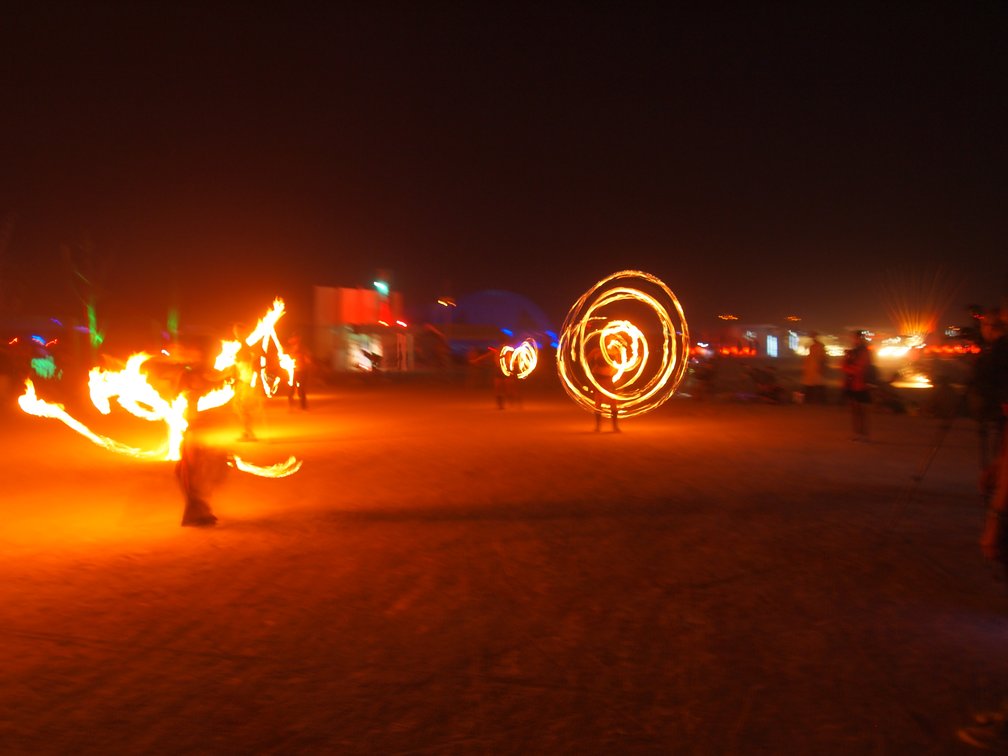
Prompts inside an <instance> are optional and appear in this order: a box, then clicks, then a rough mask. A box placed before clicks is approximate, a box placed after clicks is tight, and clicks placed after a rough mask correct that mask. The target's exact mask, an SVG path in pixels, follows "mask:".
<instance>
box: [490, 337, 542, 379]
mask: <svg viewBox="0 0 1008 756" xmlns="http://www.w3.org/2000/svg"><path fill="white" fill-rule="evenodd" d="M497 363H498V364H499V365H500V370H501V372H502V373H503V374H504V376H505V377H510V376H512V375H513V376H515V377H516V378H517V379H518V380H520V381H521V380H525V379H526V378H528V377H529V376H530V375H532V372H533V371H534V370H535V369H536V365H538V364H539V345H538V344H537V343H536V342H535V339H525V340H524V341H522V343H521V344H519V345H518V346H516V347H513V346H504V347H501V350H500V356H499V357H498V358H497Z"/></svg>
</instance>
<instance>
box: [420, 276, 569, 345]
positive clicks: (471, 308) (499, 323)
mask: <svg viewBox="0 0 1008 756" xmlns="http://www.w3.org/2000/svg"><path fill="white" fill-rule="evenodd" d="M438 314H439V313H437V312H434V313H433V316H432V320H433V322H434V323H435V324H436V325H437V327H438V329H439V330H440V331H441V332H442V333H443V334H444V336H445V339H446V340H447V342H448V344H449V346H450V347H451V350H452V352H453V353H455V354H464V353H465V352H466V351H467V350H469V349H477V350H480V349H485V348H486V347H497V346H499V345H500V343H501V341H502V340H505V341H514V342H515V344H517V343H518V342H519V341H521V339H523V338H526V337H532V338H535V339H536V340H537V342H538V343H540V344H541V345H544V346H551V345H552V343H553V342H555V341H556V338H557V334H556V331H555V329H554V327H553V326H552V325H551V324H550V321H549V318H547V317H546V314H545V313H544V312H543V311H542V309H541V308H540V307H539V306H538V305H537V304H535V303H534V302H533V301H532V300H530V299H529V298H528V297H526V296H524V295H522V294H517V293H515V292H513V291H503V290H499V289H486V290H483V291H477V292H474V293H472V294H467V295H465V296H463V297H460V298H459V300H458V302H457V304H456V306H454V307H452V308H451V309H450V310H445V309H443V310H442V312H441V313H440V314H441V316H442V317H443V318H444V320H445V321H446V322H439V321H438V320H437V317H438Z"/></svg>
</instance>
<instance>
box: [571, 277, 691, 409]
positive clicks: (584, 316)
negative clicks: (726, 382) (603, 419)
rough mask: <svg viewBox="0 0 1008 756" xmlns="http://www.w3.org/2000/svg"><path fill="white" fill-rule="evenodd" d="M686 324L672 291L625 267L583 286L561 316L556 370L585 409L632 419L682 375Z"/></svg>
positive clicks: (655, 402)
mask: <svg viewBox="0 0 1008 756" xmlns="http://www.w3.org/2000/svg"><path fill="white" fill-rule="evenodd" d="M688 356H689V330H688V328H687V325H686V317H685V315H683V311H682V307H681V306H680V304H679V300H678V299H676V296H675V294H673V293H672V291H671V290H670V289H669V288H668V286H666V285H665V284H664V283H662V281H660V280H659V279H658V278H656V277H655V276H653V275H650V274H649V273H643V272H641V271H636V270H624V271H620V272H618V273H613V274H612V275H611V276H608V277H607V278H603V279H602V280H601V281H599V282H598V283H597V284H595V285H594V286H593V287H592V288H591V289H589V290H588V291H586V292H585V293H584V294H583V295H582V296H581V298H580V299H578V301H577V302H575V303H574V306H573V307H571V309H570V312H568V313H567V318H566V319H565V320H564V324H563V329H562V330H561V333H560V343H559V347H558V349H557V371H558V373H559V374H560V382H561V384H562V385H563V387H564V390H566V391H567V393H568V394H570V396H571V398H572V399H574V401H576V402H577V403H578V404H579V405H581V406H582V407H584V408H585V409H587V410H589V411H590V412H595V411H603V412H606V413H608V412H610V411H611V408H612V407H613V405H614V404H615V406H616V412H617V414H618V416H619V417H633V416H635V415H640V414H643V413H645V412H648V411H650V410H653V409H655V408H656V407H658V406H659V405H661V404H662V403H663V402H665V401H666V400H667V399H668V398H669V397H670V396H672V394H673V393H674V392H675V390H676V388H677V387H678V386H679V383H680V382H681V381H682V379H683V376H684V375H685V374H686V368H687V364H688Z"/></svg>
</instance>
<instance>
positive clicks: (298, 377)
mask: <svg viewBox="0 0 1008 756" xmlns="http://www.w3.org/2000/svg"><path fill="white" fill-rule="evenodd" d="M287 354H289V355H290V356H291V357H292V358H293V360H294V375H293V377H292V378H291V382H290V385H289V386H288V390H287V406H288V407H289V408H290V409H294V399H295V396H296V397H297V398H298V400H299V404H300V406H301V409H303V410H306V409H308V393H307V389H306V388H305V376H306V375H307V373H308V368H309V367H310V365H311V355H310V354H309V353H308V350H307V349H305V348H304V346H303V345H302V344H301V337H300V336H298V335H297V334H296V333H295V334H293V335H292V336H291V337H290V339H288V340H287Z"/></svg>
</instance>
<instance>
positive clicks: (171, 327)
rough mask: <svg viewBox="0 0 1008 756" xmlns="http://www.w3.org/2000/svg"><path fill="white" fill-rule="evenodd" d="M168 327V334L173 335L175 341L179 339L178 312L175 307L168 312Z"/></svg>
mask: <svg viewBox="0 0 1008 756" xmlns="http://www.w3.org/2000/svg"><path fill="white" fill-rule="evenodd" d="M167 325H168V333H169V334H171V337H172V338H173V339H174V338H177V337H178V310H176V309H175V308H174V307H173V308H172V309H170V310H168V324H167Z"/></svg>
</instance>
